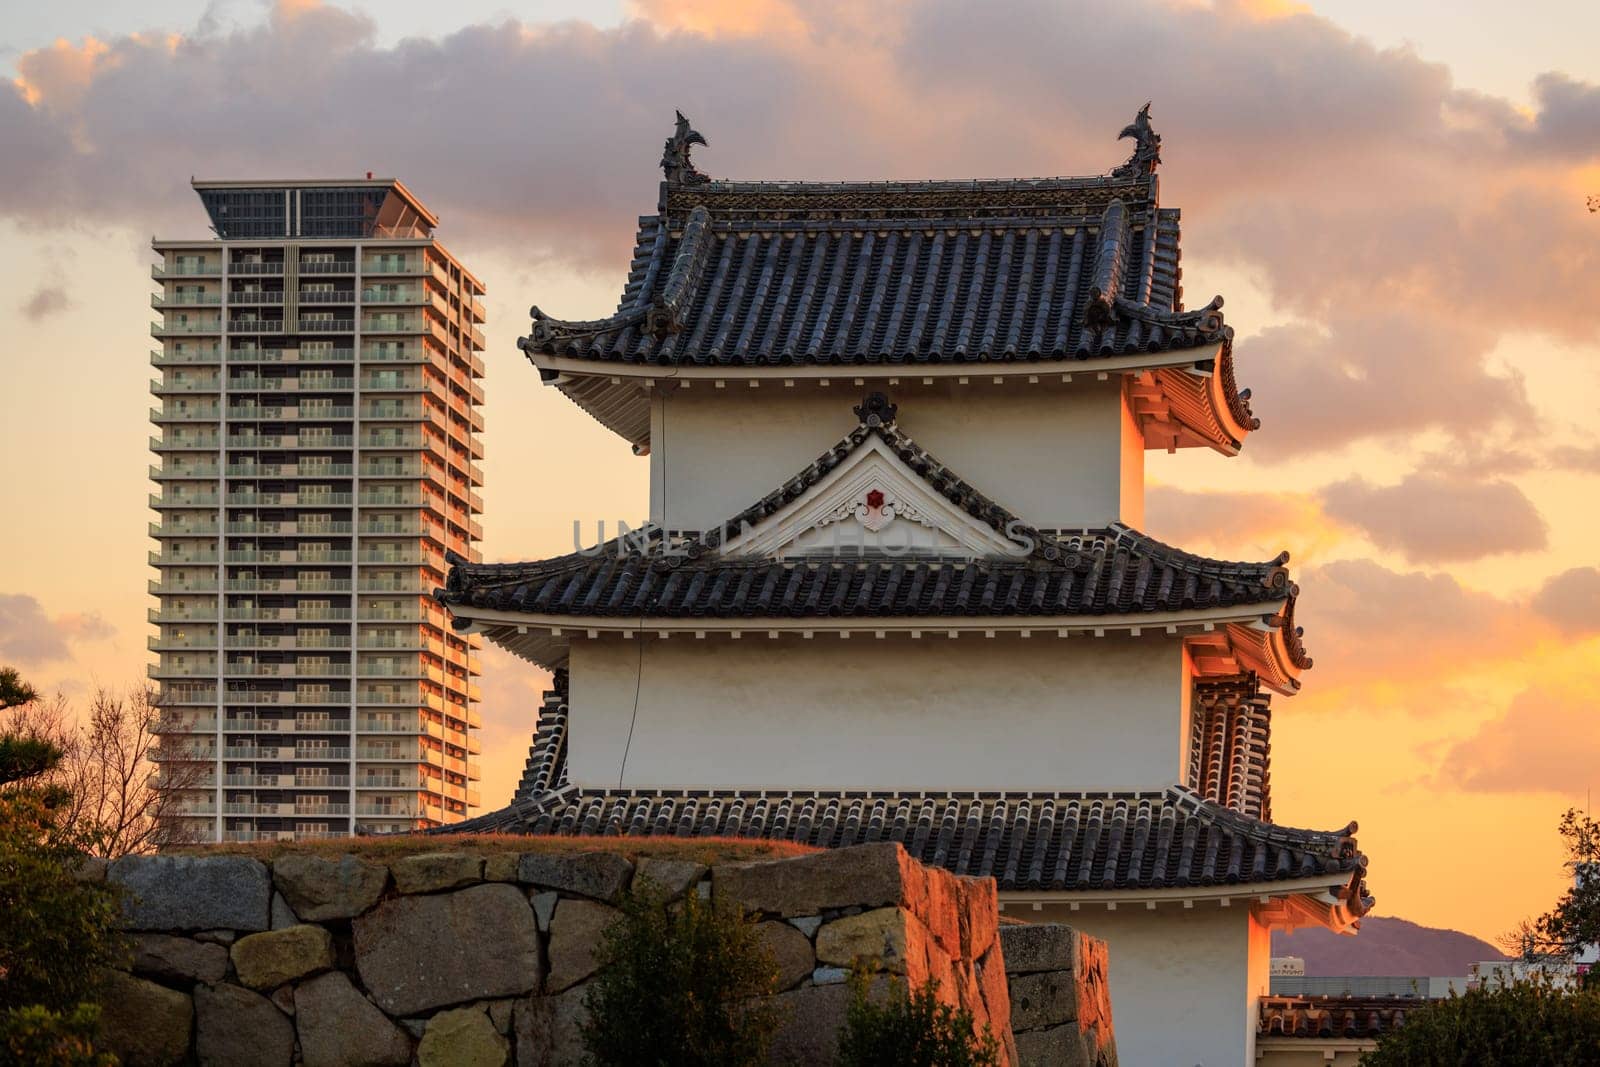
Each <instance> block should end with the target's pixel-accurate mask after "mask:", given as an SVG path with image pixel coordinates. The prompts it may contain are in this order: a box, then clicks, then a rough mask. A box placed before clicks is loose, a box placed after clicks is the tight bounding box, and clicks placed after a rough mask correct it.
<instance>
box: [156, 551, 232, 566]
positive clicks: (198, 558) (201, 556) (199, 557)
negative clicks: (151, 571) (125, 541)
mask: <svg viewBox="0 0 1600 1067" xmlns="http://www.w3.org/2000/svg"><path fill="white" fill-rule="evenodd" d="M149 559H150V566H152V567H204V566H208V565H209V566H215V565H216V563H217V560H218V559H219V557H218V556H217V554H216V553H215V552H210V553H204V552H202V553H197V554H194V555H187V556H169V555H166V554H165V553H162V552H151V553H150V556H149Z"/></svg>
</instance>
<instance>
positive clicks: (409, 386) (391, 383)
mask: <svg viewBox="0 0 1600 1067" xmlns="http://www.w3.org/2000/svg"><path fill="white" fill-rule="evenodd" d="M422 388H423V385H422V378H421V377H419V376H410V377H408V376H406V375H403V374H385V373H383V372H381V371H380V372H376V373H367V374H363V375H362V376H361V389H362V391H363V392H372V393H416V392H421V391H422Z"/></svg>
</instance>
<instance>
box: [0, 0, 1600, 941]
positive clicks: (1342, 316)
mask: <svg viewBox="0 0 1600 1067" xmlns="http://www.w3.org/2000/svg"><path fill="white" fill-rule="evenodd" d="M510 6H511V5H506V4H502V3H478V2H475V0H454V2H452V3H450V4H438V3H422V2H415V3H413V2H409V0H393V2H384V3H376V2H374V3H368V4H363V5H356V4H348V3H328V4H321V3H316V2H311V0H281V2H278V3H256V2H243V0H227V2H216V3H211V4H204V3H190V2H179V0H148V2H145V3H141V4H123V3H113V2H110V0H106V2H104V3H86V2H61V0H58V2H56V3H53V4H49V5H43V4H40V5H30V8H29V9H28V10H18V11H8V13H7V17H6V19H5V20H4V21H3V22H0V241H3V243H4V247H5V248H6V249H7V255H6V256H5V257H3V259H0V279H3V284H0V327H3V330H4V333H3V336H5V338H6V343H7V348H6V352H5V355H4V357H3V361H0V367H3V370H4V387H5V391H4V395H5V402H6V408H7V410H6V417H5V419H4V420H3V422H0V446H3V449H4V457H5V464H6V469H5V486H6V488H7V490H8V492H7V506H8V508H9V510H10V515H9V516H8V520H9V521H7V522H6V523H5V524H4V527H3V530H0V663H5V664H10V665H15V666H17V667H19V668H21V669H22V670H23V671H24V672H25V673H26V675H27V676H29V677H30V678H31V679H33V680H34V681H35V683H37V684H39V685H41V686H42V687H45V688H48V689H59V690H61V691H63V692H65V693H67V694H68V695H69V696H75V697H79V696H81V695H82V694H83V693H84V692H85V691H86V690H87V689H89V688H90V687H92V686H94V685H99V684H105V685H127V684H130V683H132V682H134V681H136V680H137V679H138V678H140V677H141V676H142V674H143V671H144V666H145V664H146V663H147V662H148V661H149V659H150V657H149V655H148V654H147V653H146V651H145V641H146V637H147V636H148V635H149V634H150V632H151V628H150V627H149V626H148V625H147V623H146V621H145V611H146V608H147V607H149V606H151V605H152V604H153V600H152V599H151V598H149V597H147V596H146V594H145V583H146V580H147V579H148V578H150V577H152V576H153V575H154V572H153V571H152V570H150V569H149V568H147V567H146V565H145V560H146V554H147V552H148V551H149V550H150V549H151V548H153V547H154V542H153V541H150V540H149V539H148V537H147V532H146V526H147V524H148V523H149V522H151V521H153V520H154V518H155V515H154V513H153V512H149V511H147V510H146V507H145V497H146V495H147V494H148V493H149V492H150V491H151V489H152V485H151V483H149V482H148V480H147V473H146V470H147V468H148V467H149V466H150V465H151V464H152V463H153V462H154V459H153V456H152V455H151V453H149V451H148V439H149V437H150V436H152V433H153V430H152V427H151V426H150V424H149V422H148V410H149V408H150V407H151V406H152V398H150V397H149V395H148V393H147V382H148V380H149V379H150V378H151V377H153V376H154V371H153V369H152V368H151V367H150V365H149V356H148V353H149V350H150V349H151V348H152V347H153V343H152V339H151V338H150V335H149V327H148V323H149V322H151V321H152V319H153V315H152V312H151V310H150V306H149V295H150V293H151V292H152V291H153V286H152V283H151V281H150V276H149V264H150V263H151V261H152V257H151V253H150V248H149V241H150V238H151V236H152V235H157V234H159V235H160V236H162V237H167V238H181V237H195V236H203V235H205V233H206V229H205V219H204V215H203V212H202V211H201V208H200V204H199V201H198V200H197V199H196V198H195V196H194V194H193V193H192V191H191V190H190V189H189V187H188V182H189V178H190V176H191V175H195V176H199V177H207V178H247V177H312V176H315V177H341V176H351V175H359V174H363V173H365V172H366V171H369V170H370V171H373V172H375V173H377V174H378V175H380V176H396V177H399V178H401V179H403V180H404V181H405V182H406V183H407V184H408V185H409V186H410V187H411V188H412V189H413V190H414V191H415V192H416V193H417V194H418V195H419V196H420V197H421V198H422V199H423V200H424V201H425V202H426V203H427V204H428V205H429V206H430V207H431V208H432V209H433V210H434V211H436V212H437V213H438V214H439V215H440V216H441V217H442V222H441V225H440V228H439V231H438V233H439V236H440V238H441V239H442V240H443V242H444V243H445V244H447V245H448V246H449V247H450V248H451V250H452V251H453V252H455V253H456V254H457V255H458V256H459V257H460V258H461V259H462V260H463V261H464V262H465V263H467V264H468V265H469V266H470V267H471V268H472V269H473V271H474V272H475V273H477V274H478V276H479V277H481V278H482V279H484V281H485V283H486V284H487V286H488V288H489V294H488V298H487V300H486V304H487V306H488V314H489V321H488V324H487V326H486V329H485V332H486V334H487V336H488V350H487V352H486V353H485V359H486V362H487V364H488V375H487V378H486V380H485V382H484V386H485V390H486V393H487V397H488V399H487V403H486V405H485V409H484V410H485V415H486V419H487V423H488V433H487V434H486V437H485V446H486V449H487V458H486V460H485V462H484V464H483V467H484V470H485V480H486V484H485V487H484V489H483V497H484V500H485V513H484V516H483V525H484V530H485V534H486V540H485V543H484V551H485V556H486V558H488V559H490V560H503V559H517V558H536V557H539V556H544V555H550V554H554V553H558V552H562V551H566V550H567V549H568V548H569V547H570V546H571V542H572V524H573V521H574V520H575V519H576V520H581V521H582V522H583V523H584V525H585V527H586V528H587V529H588V530H590V531H592V529H593V524H594V522H595V521H596V520H598V519H601V518H604V519H607V520H609V521H614V520H616V519H618V518H623V519H630V520H636V519H638V518H639V517H640V516H642V514H643V513H644V511H645V509H646V499H645V492H646V478H645V475H646V462H647V461H645V460H642V459H636V458H634V457H633V456H632V455H631V454H630V452H629V450H628V447H627V445H626V444H625V443H624V442H623V441H622V440H621V439H619V438H617V437H615V436H613V435H611V434H610V433H609V432H607V431H604V430H602V429H601V428H600V427H599V426H598V425H597V424H596V423H594V422H593V421H592V420H591V419H590V418H589V417H588V416H587V415H585V414H583V413H582V412H581V411H578V410H577V409H576V408H575V407H573V406H572V405H570V404H569V403H567V402H566V401H564V400H563V399H562V398H561V397H560V396H559V395H558V394H557V393H555V392H554V391H553V390H547V389H543V388H542V387H541V386H540V385H539V382H538V376H537V374H536V373H535V372H534V371H533V369H532V368H531V367H529V366H528V364H527V363H526V362H525V361H524V360H523V358H522V357H521V354H520V353H519V352H518V351H517V349H516V347H515V343H514V342H515V338H516V337H517V336H518V334H519V333H522V332H526V329H527V321H528V320H527V309H528V306H529V305H530V304H534V303H537V304H538V305H540V306H541V307H543V308H544V309H546V310H547V311H549V312H550V313H551V314H554V315H558V316H561V317H564V318H583V317H586V316H590V315H596V314H605V313H608V312H609V311H610V310H611V308H612V307H614V305H615V302H616V297H617V293H618V292H619V291H620V287H621V284H622V280H623V276H624V273H625V271H626V265H627V261H628V258H629V255H630V253H631V246H632V234H633V228H634V220H635V218H636V216H638V215H639V214H641V213H644V212H650V211H653V210H654V207H655V201H656V183H657V181H658V180H659V178H660V172H659V170H658V168H657V166H656V161H657V159H658V158H659V155H660V151H661V142H662V140H663V138H665V137H666V135H667V134H668V133H669V132H670V128H671V121H672V110H673V108H674V107H677V108H681V109H682V110H683V111H684V112H685V113H686V114H687V115H689V116H690V117H691V118H692V119H693V120H694V124H695V126H696V128H698V129H699V130H701V131H702V132H703V133H704V134H705V135H706V137H707V138H708V139H709V140H710V142H711V144H710V146H709V147H708V148H704V149H699V150H698V151H697V154H696V163H697V164H698V165H699V166H700V167H701V169H703V170H705V171H706V172H708V173H710V174H712V175H714V176H717V177H738V178H759V179H782V178H794V179H823V178H965V177H973V176H983V177H1002V176H1003V177H1010V176H1036V175H1053V174H1091V173H1097V172H1103V171H1105V170H1108V169H1109V168H1110V167H1112V166H1113V165H1115V164H1117V163H1119V162H1121V161H1122V160H1123V158H1125V157H1126V155H1127V151H1128V148H1127V144H1126V143H1123V144H1121V145H1119V144H1117V143H1116V141H1115V140H1114V138H1115V136H1116V133H1117V131H1118V130H1119V129H1120V128H1121V127H1122V125H1123V124H1124V123H1126V122H1127V121H1129V120H1130V119H1131V118H1132V116H1133V113H1134V111H1135V110H1136V109H1137V108H1138V106H1139V105H1141V104H1143V103H1144V102H1145V101H1146V100H1147V99H1149V100H1153V101H1154V106H1153V108H1152V115H1153V118H1154V123H1155V126H1156V128H1157V130H1159V131H1160V133H1161V134H1162V137H1163V146H1162V155H1163V160H1164V162H1163V166H1162V170H1161V183H1162V190H1161V192H1162V200H1163V203H1164V204H1166V205H1172V206H1178V207H1181V208H1182V209H1183V212H1184V216H1183V217H1184V279H1183V280H1184V286H1185V290H1186V296H1187V298H1188V300H1189V302H1190V303H1191V304H1195V305H1197V304H1200V303H1203V302H1204V301H1205V300H1207V299H1209V297H1210V296H1211V295H1212V294H1213V293H1222V294H1223V295H1224V296H1225V297H1226V300H1227V317H1228V322H1229V323H1230V324H1232V325H1233V326H1234V327H1235V329H1236V330H1237V331H1238V343H1237V345H1236V355H1237V359H1238V368H1239V380H1240V384H1241V385H1244V386H1249V387H1251V388H1252V390H1253V392H1254V399H1253V401H1252V403H1253V406H1254V408H1255V411H1256V413H1257V414H1258V415H1259V416H1260V417H1261V420H1262V428H1261V430H1260V431H1259V432H1258V433H1257V434H1256V435H1254V436H1252V437H1251V438H1250V440H1249V442H1248V443H1247V445H1246V447H1245V450H1244V454H1243V455H1242V456H1241V457H1239V458H1236V459H1232V460H1227V459H1224V458H1223V457H1221V456H1218V455H1216V454H1215V453H1211V452H1203V453H1202V451H1201V450H1193V451H1192V452H1189V453H1185V454H1181V455H1176V456H1169V455H1166V454H1162V453H1151V454H1150V456H1149V466H1148V473H1149V477H1150V480H1151V483H1152V489H1151V493H1150V502H1149V521H1148V526H1149V531H1148V532H1149V533H1151V534H1153V535H1155V536H1156V537H1158V538H1160V539H1162V540H1165V541H1169V542H1173V543H1176V544H1179V545H1182V546H1183V547H1185V548H1189V549H1191V550H1194V551H1199V552H1205V553H1208V554H1213V555H1219V556H1223V557H1227V558H1249V559H1265V558H1268V557H1270V556H1272V555H1274V554H1276V553H1277V552H1278V551H1279V550H1280V549H1284V548H1287V549H1288V550H1289V551H1290V552H1291V554H1292V561H1291V567H1292V568H1293V570H1294V573H1295V577H1296V579H1297V580H1298V581H1299V582H1300V585H1301V589H1302V597H1301V600H1300V604H1299V608H1298V621H1300V622H1301V623H1302V624H1303V625H1304V626H1305V630H1306V642H1307V644H1308V646H1309V648H1310V650H1311V652H1312V654H1313V656H1314V657H1315V659H1316V666H1315V668H1314V669H1313V670H1312V671H1311V672H1309V673H1308V674H1307V675H1306V677H1305V679H1304V681H1305V689H1304V691H1303V692H1302V693H1301V694H1300V695H1299V696H1297V697H1295V698H1293V699H1287V700H1286V699H1282V698H1279V699H1278V700H1277V702H1276V707H1277V714H1276V717H1275V721H1274V732H1273V741H1274V746H1273V760H1274V762H1273V774H1272V784H1273V798H1274V804H1273V807H1274V815H1275V818H1276V819H1277V821H1279V822H1283V823H1288V824H1291V825H1300V826H1312V827H1318V828H1328V827H1334V826H1342V825H1343V824H1344V823H1346V822H1347V821H1349V820H1350V819H1356V820H1358V821H1359V822H1360V824H1361V830H1360V835H1359V837H1360V843H1361V846H1362V849H1363V851H1365V852H1366V853H1367V855H1368V856H1369V857H1370V860H1371V887H1372V889H1373V891H1374V892H1375V894H1376V895H1377V897H1378V909H1377V910H1378V914H1382V915H1399V916H1402V917H1405V918H1408V919H1411V920H1413V921H1416V922H1421V923H1424V924H1428V925H1436V926H1453V927H1457V928H1460V929H1464V930H1467V931H1469V932H1471V933H1474V934H1477V935H1479V936H1482V937H1487V938H1492V937H1494V936H1495V935H1497V934H1500V933H1503V932H1505V931H1506V930H1508V929H1509V928H1510V927H1512V926H1513V925H1514V924H1515V923H1516V922H1517V921H1518V920H1519V919H1522V918H1524V917H1526V916H1528V915H1530V914H1532V913H1535V912H1538V911H1541V910H1544V909H1545V908H1547V907H1548V906H1549V905H1550V904H1551V903H1552V902H1553V901H1554V899H1555V897H1556V896H1557V894H1558V893H1559V892H1560V891H1561V888H1562V886H1563V882H1564V877H1563V873H1562V870H1561V866H1560V864H1561V860H1562V854H1561V849H1560V842H1559V839H1558V838H1557V836H1556V834H1555V824H1556V821H1557V819H1558V817H1559V814H1560V812H1561V811H1562V810H1564V809H1565V808H1566V807H1568V806H1572V805H1577V806H1579V807H1582V806H1583V805H1585V804H1586V803H1587V797H1588V793H1589V791H1590V790H1591V789H1600V725H1597V724H1596V715H1597V711H1600V709H1597V706H1596V703H1597V702H1596V698H1595V695H1594V694H1595V691H1596V687H1597V683H1600V679H1597V677H1596V671H1597V668H1600V570H1597V569H1596V562H1597V558H1596V557H1597V551H1596V543H1597V532H1596V525H1597V522H1600V426H1597V423H1596V418H1595V414H1594V409H1595V404H1596V400H1597V397H1600V214H1593V213H1591V212H1590V210H1589V208H1588V207H1587V203H1586V198H1587V197H1588V196H1590V195H1600V52H1597V51H1596V50H1595V47H1594V44H1595V42H1596V41H1597V40H1600V5H1595V4H1577V3H1573V4H1571V5H1557V4H1523V5H1518V6H1517V7H1516V8H1514V9H1508V8H1507V7H1506V5H1504V4H1503V3H1502V2H1488V0H1483V2H1477V0H1473V2H1465V3H1448V4H1446V3H1407V4H1395V3H1392V2H1380V0H1351V2H1328V3H1317V4H1310V5H1299V4H1288V3H1277V2H1272V0H1258V2H1253V3H1252V2H1239V3H1229V2H1219V3H1215V4H1207V3H1199V2H1181V0H1175V2H1171V3H1160V2H1150V3H1138V2H1131V0H1114V2H1113V0H1096V2H1089V3H1065V2H1045V0H1004V2H992V0H991V2H986V3H984V4H981V5H980V4H975V3H972V4H969V3H956V2H944V3H912V2H904V3H902V2H885V3H860V2H859V0H857V2H845V0H838V2H831V0H821V2H816V0H806V2H799V0H797V2H795V3H792V4H791V3H787V2H784V0H720V2H710V3H690V2H674V0H638V2H636V3H628V4H622V3H595V4H585V3H580V2H577V0H547V2H543V3H535V4H521V5H515V6H516V8H517V13H516V14H515V15H513V14H511V13H509V8H510ZM1508 10H1514V11H1515V12H1517V13H1519V15H1513V16H1508V15H1507V11H1508ZM1002 503H1003V501H1002ZM484 674H485V676H484V685H483V689H484V698H485V702H484V719H485V729H484V731H483V747H484V756H483V765H484V781H483V790H482V791H483V795H484V798H485V800H486V802H488V803H490V804H493V805H495V806H498V805H499V804H500V803H501V802H502V801H503V800H505V799H506V798H508V797H509V794H510V791H511V789H512V787H513V785H514V784H515V780H516V777H517V775H518V774H519V773H520V771H521V767H522V761H523V759H524V758H525V756H526V753H527V742H528V734H529V731H530V730H531V728H532V725H533V718H534V712H535V707H536V704H537V701H538V694H539V692H540V690H541V689H542V688H543V685H544V682H545V680H546V679H545V677H544V676H542V675H541V674H540V673H539V672H537V671H535V670H533V669H532V668H530V667H528V666H527V665H526V664H523V663H521V662H520V661H516V660H513V659H510V658H509V657H507V656H505V655H503V654H495V653H493V652H491V653H490V654H487V655H485V657H484ZM1062 784H1063V786H1070V785H1071V783H1062Z"/></svg>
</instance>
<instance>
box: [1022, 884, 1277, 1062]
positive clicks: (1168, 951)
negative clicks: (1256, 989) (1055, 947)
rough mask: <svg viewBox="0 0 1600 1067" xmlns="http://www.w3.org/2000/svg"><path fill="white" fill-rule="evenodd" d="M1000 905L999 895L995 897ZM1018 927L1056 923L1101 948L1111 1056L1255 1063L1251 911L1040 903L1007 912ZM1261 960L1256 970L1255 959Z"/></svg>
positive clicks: (1257, 949)
mask: <svg viewBox="0 0 1600 1067" xmlns="http://www.w3.org/2000/svg"><path fill="white" fill-rule="evenodd" d="M1002 899H1003V897H1002ZM1006 914H1007V915H1010V916H1012V917H1014V918H1019V919H1022V920H1024V921H1025V922H1058V923H1064V924H1065V925H1067V926H1072V927H1075V928H1076V929H1079V930H1082V931H1083V932H1084V933H1087V934H1091V935H1093V936H1095V937H1098V938H1101V939H1103V940H1104V941H1105V943H1106V951H1107V954H1108V957H1107V966H1108V970H1109V974H1110V982H1111V1014H1112V1018H1113V1020H1114V1021H1115V1023H1116V1028H1117V1056H1118V1058H1119V1059H1120V1060H1121V1061H1122V1062H1123V1063H1126V1064H1130V1065H1132V1064H1140V1065H1144V1064H1149V1065H1151V1067H1247V1065H1250V1064H1253V1063H1254V1062H1255V1011H1256V1002H1255V998H1254V996H1252V994H1251V992H1250V989H1251V982H1252V978H1251V975H1252V974H1253V973H1254V971H1255V970H1256V969H1257V967H1258V966H1259V968H1260V969H1261V973H1263V974H1265V969H1266V967H1267V962H1268V955H1267V953H1268V949H1267V947H1266V943H1265V942H1264V941H1262V940H1261V939H1260V938H1258V937H1255V936H1253V935H1252V930H1251V928H1252V927H1253V926H1255V925H1256V924H1255V923H1254V922H1253V920H1252V919H1251V916H1250V909H1249V908H1248V907H1247V906H1244V905H1242V904H1241V903H1238V902H1236V903H1235V904H1234V905H1233V907H1231V908H1224V907H1220V906H1219V905H1218V904H1217V903H1216V902H1215V901H1204V900H1199V901H1196V902H1195V905H1194V907H1193V908H1184V907H1182V905H1181V904H1179V903H1176V902H1175V903H1171V904H1163V905H1161V906H1160V907H1158V908H1157V909H1156V910H1155V911H1148V910H1146V909H1145V907H1144V906H1143V905H1142V904H1136V905H1124V906H1123V907H1122V908H1119V909H1118V910H1117V911H1106V910H1105V906H1104V905H1087V904H1086V905H1084V906H1083V908H1082V910H1080V911H1071V910H1069V909H1068V908H1067V907H1066V906H1064V905H1046V907H1045V908H1044V910H1042V911H1033V910H1031V909H1028V908H1026V907H1023V908H1010V909H1008V910H1007V912H1006ZM1257 955H1259V956H1260V957H1261V959H1260V961H1259V964H1258V963H1257V961H1256V960H1255V958H1254V957H1255V956H1257Z"/></svg>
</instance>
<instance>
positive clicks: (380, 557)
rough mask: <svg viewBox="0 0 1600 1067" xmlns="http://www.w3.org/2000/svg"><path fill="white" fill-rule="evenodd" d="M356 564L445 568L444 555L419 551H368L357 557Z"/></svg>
mask: <svg viewBox="0 0 1600 1067" xmlns="http://www.w3.org/2000/svg"><path fill="white" fill-rule="evenodd" d="M356 562H357V563H376V564H389V565H391V566H402V567H415V566H429V567H432V568H434V569H435V570H440V569H442V568H443V567H444V553H442V552H440V553H428V552H422V551H419V550H410V551H404V552H397V551H394V550H393V549H385V550H377V551H374V550H371V549H368V550H366V551H363V552H361V553H359V554H358V555H357V556H356Z"/></svg>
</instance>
